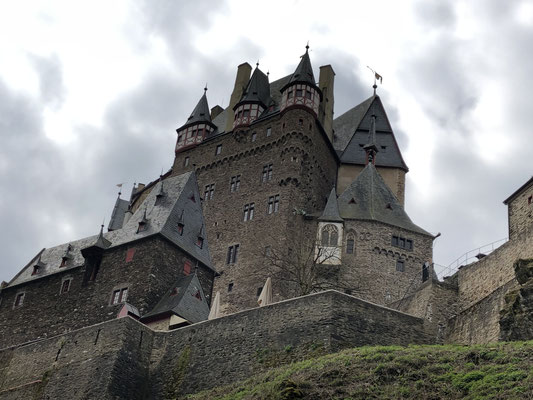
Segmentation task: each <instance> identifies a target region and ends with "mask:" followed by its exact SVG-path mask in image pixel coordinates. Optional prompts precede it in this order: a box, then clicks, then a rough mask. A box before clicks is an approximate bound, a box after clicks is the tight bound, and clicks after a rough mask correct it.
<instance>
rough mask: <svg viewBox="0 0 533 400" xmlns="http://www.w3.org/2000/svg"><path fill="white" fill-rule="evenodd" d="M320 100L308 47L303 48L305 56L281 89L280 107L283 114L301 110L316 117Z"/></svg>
mask: <svg viewBox="0 0 533 400" xmlns="http://www.w3.org/2000/svg"><path fill="white" fill-rule="evenodd" d="M321 100H322V92H321V90H320V89H319V88H318V86H317V85H316V82H315V76H314V75H313V67H312V66H311V60H310V59H309V45H307V46H305V54H304V55H303V56H302V59H301V60H300V63H299V64H298V66H297V67H296V70H295V71H294V73H293V74H292V76H291V78H290V79H289V81H288V82H287V83H286V84H285V86H283V87H282V88H281V107H280V110H281V111H282V112H283V111H284V110H286V109H289V108H293V107H295V108H303V109H307V110H309V111H311V112H312V113H313V114H314V115H315V117H317V116H318V107H319V105H320V101H321Z"/></svg>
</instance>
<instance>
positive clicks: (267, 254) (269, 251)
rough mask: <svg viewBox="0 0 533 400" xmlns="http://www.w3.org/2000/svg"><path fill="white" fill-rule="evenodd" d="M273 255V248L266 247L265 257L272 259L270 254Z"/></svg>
mask: <svg viewBox="0 0 533 400" xmlns="http://www.w3.org/2000/svg"><path fill="white" fill-rule="evenodd" d="M271 253H272V248H271V247H270V246H266V247H265V257H270V254H271Z"/></svg>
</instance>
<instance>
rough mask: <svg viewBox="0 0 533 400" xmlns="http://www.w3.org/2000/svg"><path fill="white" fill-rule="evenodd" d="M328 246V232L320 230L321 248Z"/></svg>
mask: <svg viewBox="0 0 533 400" xmlns="http://www.w3.org/2000/svg"><path fill="white" fill-rule="evenodd" d="M328 245H329V231H327V230H326V228H324V229H322V246H324V247H327V246H328Z"/></svg>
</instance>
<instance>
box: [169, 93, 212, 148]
mask: <svg viewBox="0 0 533 400" xmlns="http://www.w3.org/2000/svg"><path fill="white" fill-rule="evenodd" d="M206 92H207V87H206V88H205V89H204V95H203V96H202V97H201V98H200V101H199V102H198V104H197V105H196V107H195V108H194V110H193V112H192V113H191V116H190V117H189V118H188V119H187V122H186V123H185V125H183V126H181V127H180V128H178V129H176V132H177V133H178V141H177V143H176V153H178V152H179V151H181V150H183V149H186V148H189V147H192V146H196V145H197V144H199V143H201V142H202V141H203V140H204V139H205V138H206V136H207V135H209V134H210V133H211V132H213V131H214V130H215V128H216V125H215V124H213V122H211V115H210V113H209V105H208V104H207V96H206Z"/></svg>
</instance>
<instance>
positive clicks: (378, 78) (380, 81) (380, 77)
mask: <svg viewBox="0 0 533 400" xmlns="http://www.w3.org/2000/svg"><path fill="white" fill-rule="evenodd" d="M366 67H367V68H368V69H369V70H370V71H372V73H373V74H374V85H372V87H373V88H374V96H375V95H376V89H377V88H378V85H377V81H379V83H381V84H382V85H383V77H382V76H381V75H380V74H378V73H377V72H376V71H374V70H373V69H372V68H370V67H369V66H368V65H367V66H366Z"/></svg>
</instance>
